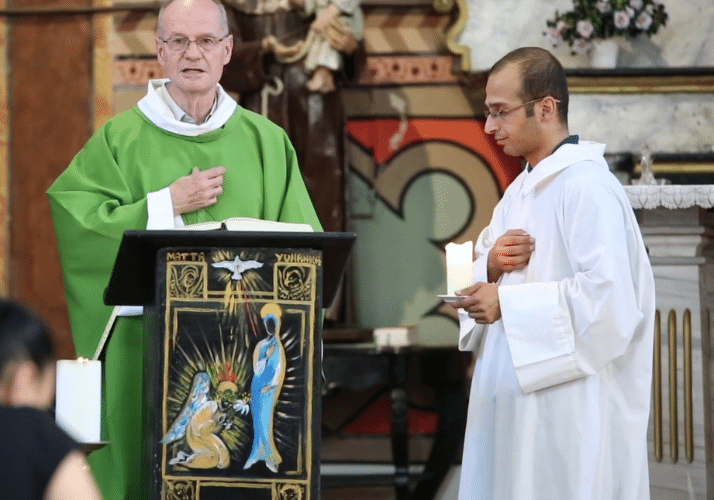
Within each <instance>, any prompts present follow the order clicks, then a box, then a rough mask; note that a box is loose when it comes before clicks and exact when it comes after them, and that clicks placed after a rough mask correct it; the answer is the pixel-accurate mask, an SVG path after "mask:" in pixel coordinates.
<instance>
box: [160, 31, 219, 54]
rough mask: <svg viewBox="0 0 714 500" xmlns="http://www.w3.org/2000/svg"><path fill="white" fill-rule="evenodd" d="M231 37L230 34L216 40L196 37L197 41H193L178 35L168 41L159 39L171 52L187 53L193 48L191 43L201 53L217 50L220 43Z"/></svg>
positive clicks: (208, 37)
mask: <svg viewBox="0 0 714 500" xmlns="http://www.w3.org/2000/svg"><path fill="white" fill-rule="evenodd" d="M229 35H230V34H228V35H226V36H224V37H222V38H216V37H213V36H199V37H196V39H195V40H191V39H190V38H188V37H186V36H180V35H176V36H172V37H171V38H169V39H168V40H164V39H163V38H159V40H161V41H162V42H164V43H165V44H166V46H167V47H168V49H169V50H170V51H171V52H185V51H187V50H188V48H189V47H190V46H191V42H195V43H196V47H198V50H200V51H201V52H211V51H213V50H215V49H216V47H218V44H219V43H221V42H222V41H223V40H225V39H226V38H228V36H229Z"/></svg>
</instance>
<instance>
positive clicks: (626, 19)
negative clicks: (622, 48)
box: [614, 10, 630, 30]
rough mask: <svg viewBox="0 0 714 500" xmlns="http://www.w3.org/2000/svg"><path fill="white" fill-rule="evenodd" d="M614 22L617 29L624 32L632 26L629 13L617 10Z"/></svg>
mask: <svg viewBox="0 0 714 500" xmlns="http://www.w3.org/2000/svg"><path fill="white" fill-rule="evenodd" d="M614 21H615V28H617V29H621V30H622V29H625V28H627V26H628V25H629V24H630V16H628V15H627V12H624V11H622V10H616V11H615V14H614Z"/></svg>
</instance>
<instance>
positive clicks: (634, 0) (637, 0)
mask: <svg viewBox="0 0 714 500" xmlns="http://www.w3.org/2000/svg"><path fill="white" fill-rule="evenodd" d="M642 5H644V2H643V1H642V0H630V7H632V8H633V9H635V10H640V9H641V8H642Z"/></svg>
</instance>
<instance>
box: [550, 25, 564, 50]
mask: <svg viewBox="0 0 714 500" xmlns="http://www.w3.org/2000/svg"><path fill="white" fill-rule="evenodd" d="M548 41H549V42H550V44H551V45H553V47H555V46H557V45H560V44H561V43H563V35H562V33H561V31H560V30H559V29H558V28H557V27H556V28H551V29H549V30H548Z"/></svg>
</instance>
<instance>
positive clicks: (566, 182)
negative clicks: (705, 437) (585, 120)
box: [454, 48, 655, 500]
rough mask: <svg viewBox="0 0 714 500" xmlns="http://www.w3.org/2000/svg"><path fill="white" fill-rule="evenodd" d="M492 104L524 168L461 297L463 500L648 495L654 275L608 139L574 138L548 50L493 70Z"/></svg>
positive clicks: (564, 92) (490, 119)
mask: <svg viewBox="0 0 714 500" xmlns="http://www.w3.org/2000/svg"><path fill="white" fill-rule="evenodd" d="M486 108H487V110H486V112H487V119H486V126H485V130H486V132H487V133H489V134H493V136H494V138H495V140H496V142H497V143H498V144H499V145H500V146H501V147H503V150H504V152H505V153H506V154H508V155H511V156H521V157H523V158H524V159H525V160H526V162H527V163H526V168H525V169H524V170H523V172H522V173H521V174H520V175H519V176H518V177H517V178H516V179H515V180H514V181H513V183H512V184H511V185H510V186H509V187H508V189H507V190H506V192H505V193H504V195H503V198H502V200H501V201H500V202H499V203H498V205H497V206H496V208H495V209H494V212H493V217H492V219H491V222H490V223H489V225H488V226H487V227H486V228H485V229H484V230H483V232H482V233H481V235H480V236H479V238H478V240H477V242H476V245H475V253H476V262H475V264H474V284H473V285H472V286H470V287H468V288H466V289H464V290H461V291H460V292H458V294H459V295H462V296H463V297H462V298H461V299H459V300H458V301H457V302H456V303H454V307H456V308H457V309H460V311H459V318H460V323H461V330H460V339H459V347H460V348H461V349H462V350H471V351H475V352H476V353H477V354H476V355H477V360H476V365H475V370H474V374H473V381H472V388H471V397H470V401H469V413H468V424H467V429H466V439H465V443H464V456H463V466H462V471H461V485H460V491H459V499H460V500H526V499H527V500H556V499H557V500H647V499H649V477H648V466H647V424H648V419H649V409H650V392H651V378H652V348H653V330H654V314H655V297H654V279H653V276H652V270H651V267H650V263H649V259H648V257H647V252H646V250H645V246H644V244H643V241H642V237H641V234H640V230H639V227H638V225H637V222H636V220H635V216H634V213H633V211H632V208H631V206H630V203H629V202H628V200H627V196H626V194H625V191H624V189H623V188H622V186H621V185H620V183H619V182H618V181H617V179H616V178H615V176H614V175H612V173H611V172H610V171H609V169H608V166H607V163H606V162H605V159H604V158H603V152H604V150H605V145H603V144H597V143H593V142H589V141H583V140H580V139H579V138H578V136H576V135H570V133H569V130H568V121H567V113H568V87H567V81H566V78H565V74H564V71H563V68H562V66H561V65H560V63H559V62H558V61H557V59H555V58H554V57H553V56H552V55H551V54H550V53H549V52H548V51H546V50H543V49H539V48H522V49H517V50H515V51H513V52H511V53H509V54H508V55H506V56H505V57H504V58H503V59H501V60H500V61H498V62H497V63H496V64H495V65H494V66H493V68H492V69H491V71H490V73H489V77H488V82H487V84H486ZM594 118H595V117H594Z"/></svg>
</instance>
